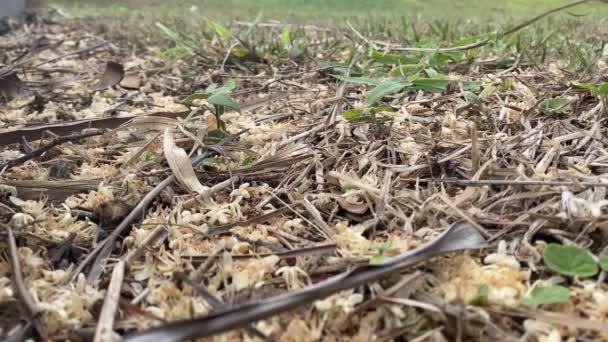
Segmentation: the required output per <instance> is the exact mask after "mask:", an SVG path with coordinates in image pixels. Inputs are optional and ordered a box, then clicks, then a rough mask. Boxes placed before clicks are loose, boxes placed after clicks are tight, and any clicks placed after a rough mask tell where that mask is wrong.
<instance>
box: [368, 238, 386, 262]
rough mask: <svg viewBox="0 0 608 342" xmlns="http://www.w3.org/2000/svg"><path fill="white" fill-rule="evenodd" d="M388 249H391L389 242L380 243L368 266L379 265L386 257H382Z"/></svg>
mask: <svg viewBox="0 0 608 342" xmlns="http://www.w3.org/2000/svg"><path fill="white" fill-rule="evenodd" d="M389 248H391V242H390V241H385V242H383V243H381V244H380V245H379V246H378V247H377V248H376V254H374V256H372V257H371V258H370V259H369V264H370V265H376V264H379V263H381V262H382V261H384V259H386V256H385V255H384V253H385V252H386V250H387V249H389Z"/></svg>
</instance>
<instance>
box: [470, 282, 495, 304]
mask: <svg viewBox="0 0 608 342" xmlns="http://www.w3.org/2000/svg"><path fill="white" fill-rule="evenodd" d="M489 294H490V287H489V286H488V285H487V284H482V285H480V286H479V287H478V288H477V293H475V296H473V298H471V300H470V301H469V304H471V305H480V304H481V303H482V302H483V301H485V300H486V299H487V298H488V295H489Z"/></svg>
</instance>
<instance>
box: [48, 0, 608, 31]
mask: <svg viewBox="0 0 608 342" xmlns="http://www.w3.org/2000/svg"><path fill="white" fill-rule="evenodd" d="M51 2H52V3H54V4H56V5H58V6H60V7H63V8H65V9H66V10H67V11H68V12H69V13H72V14H73V15H76V16H83V15H84V16H86V15H100V14H101V15H129V16H131V15H137V16H139V15H144V16H146V17H148V16H165V15H179V16H181V15H183V14H184V13H192V15H195V16H198V15H201V16H205V17H209V18H212V19H214V20H217V21H230V20H234V19H240V20H253V19H254V18H256V17H257V16H258V15H260V14H261V15H262V17H263V18H264V19H265V20H269V19H276V20H280V21H283V22H299V23H314V24H324V25H330V24H338V25H339V24H341V20H344V19H351V20H360V19H367V20H369V19H375V20H381V19H393V18H401V17H405V18H418V19H432V18H437V19H444V18H450V19H487V20H496V19H505V18H520V17H529V16H531V15H534V14H538V13H542V12H543V11H546V10H548V9H551V8H555V7H559V6H562V5H564V4H568V3H570V2H571V1H563V0H510V1H488V0H424V1H421V0H354V1H352V0H288V1H286V0H256V1H250V0H179V1H171V2H170V3H168V2H167V1H159V0H128V1H108V0H94V1H77V0H54V1H51ZM567 13H568V12H566V13H565V14H566V15H567ZM569 13H572V14H576V15H592V16H594V15H605V14H608V6H607V5H582V6H579V7H577V8H575V9H573V10H572V11H570V12H569Z"/></svg>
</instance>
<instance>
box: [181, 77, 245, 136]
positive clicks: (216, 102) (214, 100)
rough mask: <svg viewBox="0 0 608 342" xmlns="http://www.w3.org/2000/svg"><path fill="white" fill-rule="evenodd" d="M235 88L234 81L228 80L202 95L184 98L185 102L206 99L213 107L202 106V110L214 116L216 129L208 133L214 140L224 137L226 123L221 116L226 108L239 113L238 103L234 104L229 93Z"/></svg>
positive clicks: (208, 88)
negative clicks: (204, 109)
mask: <svg viewBox="0 0 608 342" xmlns="http://www.w3.org/2000/svg"><path fill="white" fill-rule="evenodd" d="M235 87H236V82H235V81H234V80H228V81H227V82H226V83H225V84H224V85H223V86H221V87H220V86H218V85H217V84H212V85H210V86H209V87H207V89H205V91H204V92H203V93H197V94H193V95H190V96H188V97H187V98H186V100H187V101H189V102H191V101H194V100H199V99H206V100H207V102H209V104H211V105H213V108H209V107H208V106H207V105H203V107H204V108H206V109H207V110H209V111H211V112H212V113H213V115H215V119H216V121H217V127H218V128H217V129H215V130H213V131H211V132H209V136H211V137H216V138H223V137H225V136H226V123H225V122H224V121H223V120H222V118H221V117H222V114H224V112H225V111H226V108H231V109H234V110H235V111H237V112H239V113H240V112H241V107H240V106H239V103H238V102H236V101H235V100H234V99H233V98H232V97H231V96H230V92H231V91H232V90H234V88H235Z"/></svg>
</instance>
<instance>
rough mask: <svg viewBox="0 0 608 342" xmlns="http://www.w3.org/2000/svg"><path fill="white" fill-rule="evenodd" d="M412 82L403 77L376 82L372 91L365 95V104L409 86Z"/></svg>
mask: <svg viewBox="0 0 608 342" xmlns="http://www.w3.org/2000/svg"><path fill="white" fill-rule="evenodd" d="M411 85H412V82H410V81H408V80H405V79H391V80H388V81H386V82H383V83H380V84H378V85H377V86H376V87H375V88H374V89H372V91H370V92H369V94H368V95H367V99H366V100H365V104H366V105H368V106H369V105H372V104H374V103H376V101H378V100H380V99H382V98H383V97H384V96H386V95H389V94H393V93H396V92H398V91H400V90H402V89H403V88H405V87H408V86H411Z"/></svg>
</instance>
